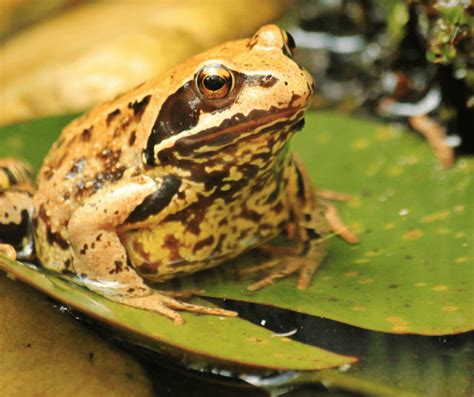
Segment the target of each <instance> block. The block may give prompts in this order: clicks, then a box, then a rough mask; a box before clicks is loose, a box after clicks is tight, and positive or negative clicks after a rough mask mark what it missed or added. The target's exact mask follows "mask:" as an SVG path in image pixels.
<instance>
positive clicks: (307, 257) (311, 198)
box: [243, 157, 329, 291]
mask: <svg viewBox="0 0 474 397" xmlns="http://www.w3.org/2000/svg"><path fill="white" fill-rule="evenodd" d="M287 195H288V197H289V202H290V203H291V206H292V208H291V215H292V220H291V221H290V222H289V223H288V224H287V234H288V237H289V238H290V239H292V240H295V241H296V245H295V246H294V247H275V248H272V247H271V246H265V247H264V250H265V251H267V253H269V254H270V255H272V256H274V257H275V258H274V259H270V260H269V261H268V262H267V263H263V264H262V265H260V266H256V267H253V268H247V269H244V270H243V272H244V273H264V276H263V278H261V279H260V280H259V281H257V282H256V283H253V284H251V285H250V286H248V287H247V288H248V289H249V290H251V291H255V290H258V289H261V288H264V287H266V286H268V285H270V284H272V283H273V282H274V281H276V280H278V279H281V278H284V277H286V276H289V275H291V274H294V273H296V274H298V283H297V287H298V289H305V288H307V287H308V286H309V284H310V283H311V279H312V276H313V274H314V273H315V272H316V270H317V269H318V267H319V266H320V264H321V262H322V261H323V259H324V257H325V256H326V246H327V237H326V236H327V233H328V231H329V227H328V224H327V221H326V218H325V216H324V209H323V207H322V206H320V205H319V203H318V202H317V198H316V194H315V192H314V190H313V188H312V185H311V181H310V179H309V176H308V175H307V173H306V172H305V170H304V168H303V165H302V164H301V162H299V161H298V159H296V158H294V157H293V159H292V162H291V163H290V173H289V181H288V186H287ZM272 251H274V252H272Z"/></svg>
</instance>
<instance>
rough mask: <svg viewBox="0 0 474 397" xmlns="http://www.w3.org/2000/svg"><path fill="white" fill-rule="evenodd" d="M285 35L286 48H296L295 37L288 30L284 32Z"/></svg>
mask: <svg viewBox="0 0 474 397" xmlns="http://www.w3.org/2000/svg"><path fill="white" fill-rule="evenodd" d="M286 36H287V37H288V48H290V50H294V49H295V48H296V43H295V39H294V38H293V36H292V35H291V34H289V33H288V32H286Z"/></svg>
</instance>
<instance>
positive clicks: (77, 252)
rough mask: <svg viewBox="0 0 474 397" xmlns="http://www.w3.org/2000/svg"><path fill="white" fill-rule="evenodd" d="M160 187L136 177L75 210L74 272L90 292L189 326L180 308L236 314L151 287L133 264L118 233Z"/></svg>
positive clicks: (72, 238)
mask: <svg viewBox="0 0 474 397" xmlns="http://www.w3.org/2000/svg"><path fill="white" fill-rule="evenodd" d="M157 189H159V185H158V184H157V183H156V182H155V181H153V180H151V179H150V178H147V177H142V178H141V177H136V179H135V180H132V181H130V180H127V182H126V183H124V184H123V185H121V184H118V185H117V186H115V187H114V188H112V189H109V190H106V189H104V190H102V191H100V192H99V193H96V194H95V195H94V196H93V197H91V198H89V199H88V200H87V201H86V202H85V203H84V205H82V206H81V207H79V208H78V209H77V210H76V211H75V212H74V214H73V216H72V217H71V219H70V221H69V224H68V235H69V242H70V243H71V245H72V248H73V252H74V269H75V272H76V273H77V275H79V277H81V278H82V281H83V283H84V285H85V286H86V287H87V288H89V289H90V290H93V291H95V292H97V293H99V294H101V295H103V296H105V297H107V298H108V299H110V300H112V301H115V302H119V303H123V304H125V305H129V306H134V307H138V308H140V309H146V310H150V311H154V312H157V313H160V314H162V315H164V316H166V317H168V318H170V319H172V320H173V321H174V322H175V323H177V324H182V323H183V322H184V321H183V318H182V317H181V315H180V314H179V313H178V312H177V311H178V310H181V311H188V312H193V313H205V314H215V315H221V316H235V315H236V313H235V312H231V311H227V310H222V309H215V308H209V307H204V306H197V305H192V304H189V303H185V302H181V301H179V300H177V299H174V298H173V297H171V296H168V295H166V293H160V292H159V291H157V290H154V289H152V288H150V287H149V286H148V285H146V284H145V282H144V281H143V279H142V278H141V277H140V275H139V274H138V273H137V272H136V271H135V269H134V268H133V267H132V265H131V264H130V263H129V262H128V258H127V253H126V251H125V248H124V246H123V245H122V243H121V241H120V238H119V233H117V229H120V226H123V225H124V224H126V223H127V218H128V216H129V215H130V213H131V212H132V211H133V210H134V209H135V208H137V207H138V206H139V205H140V204H141V203H142V202H144V200H145V199H146V198H147V197H150V195H152V194H153V193H155V192H156V191H157Z"/></svg>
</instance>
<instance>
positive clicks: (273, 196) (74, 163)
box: [0, 25, 329, 324]
mask: <svg viewBox="0 0 474 397" xmlns="http://www.w3.org/2000/svg"><path fill="white" fill-rule="evenodd" d="M294 53H295V42H294V39H293V38H292V37H291V35H290V34H289V33H287V32H286V31H285V30H283V29H280V28H279V27H278V26H276V25H266V26H263V27H261V28H260V29H259V30H258V31H257V32H256V33H255V34H254V35H253V36H252V37H250V38H246V39H240V40H234V41H229V42H226V43H224V44H222V45H220V46H217V47H215V48H213V49H210V50H207V51H205V52H203V53H201V54H198V55H195V56H193V57H191V58H190V59H188V60H187V61H185V62H183V63H182V64H181V65H179V66H177V67H175V68H173V69H172V70H170V71H169V72H167V73H166V74H164V75H161V76H158V77H157V78H155V79H152V80H150V81H148V82H145V83H142V84H141V85H139V86H137V87H135V88H134V89H132V90H130V91H129V92H127V93H124V94H121V95H119V96H118V97H117V98H115V99H113V100H111V101H108V102H106V103H103V104H100V105H98V106H96V107H95V108H93V109H92V110H90V111H88V112H87V113H85V114H83V115H81V116H79V117H78V118H77V119H75V120H73V121H72V122H71V123H70V124H68V125H67V126H66V127H65V128H64V129H63V131H62V132H61V134H60V136H59V138H58V139H57V140H56V141H55V143H54V144H53V146H52V147H51V149H50V151H49V153H48V154H47V156H46V157H45V159H44V161H43V165H42V166H41V168H40V170H39V173H38V176H37V180H36V185H35V186H34V188H32V187H31V186H32V185H33V182H32V181H31V173H30V172H28V167H27V166H26V165H25V164H22V163H18V162H16V161H15V160H12V159H10V160H9V161H7V162H6V163H4V166H3V168H2V167H1V166H0V208H2V209H4V211H0V243H1V244H2V245H0V250H3V251H4V252H5V253H6V252H7V251H8V249H10V252H11V248H12V247H13V248H14V250H15V251H17V253H18V256H19V258H20V259H21V257H28V256H30V257H31V255H32V249H31V245H32V242H34V250H33V255H34V256H35V257H36V258H37V260H38V261H39V263H41V265H42V266H43V267H45V268H46V269H48V270H51V271H54V272H57V273H60V274H69V275H71V274H72V275H74V276H75V277H76V280H78V281H80V282H82V283H83V285H85V286H86V287H87V288H88V289H90V290H92V291H94V292H96V293H98V294H100V295H102V296H104V297H106V298H108V299H110V300H112V301H115V302H118V303H121V304H124V305H129V306H132V307H136V308H140V309H145V310H150V311H152V312H156V313H160V314H161V315H164V316H165V317H167V318H169V319H171V320H173V321H174V322H175V323H177V324H182V323H183V322H184V320H183V316H182V315H181V312H183V311H188V312H194V313H202V314H213V315H219V316H235V315H237V313H235V312H233V311H228V310H224V309H220V308H212V307H206V306H200V305H195V304H191V303H189V302H186V301H184V300H181V299H179V298H178V297H176V296H173V293H170V292H169V291H166V292H165V291H164V290H160V289H159V287H158V286H157V285H158V284H159V283H161V282H165V281H167V280H171V279H175V278H178V277H183V276H187V275H190V274H193V273H195V272H198V271H203V270H205V269H209V268H212V267H215V266H217V265H223V264H226V263H230V260H231V259H233V258H236V257H238V256H240V255H241V254H243V253H245V252H247V251H249V250H251V249H261V250H263V251H264V252H265V253H266V254H267V255H269V256H270V258H268V260H267V261H266V262H264V263H262V264H259V265H257V266H251V267H250V268H246V269H244V270H243V272H246V273H250V274H255V275H257V276H258V277H259V279H257V281H255V282H254V283H253V284H251V285H249V287H248V289H249V290H252V291H255V290H258V289H261V288H264V287H266V286H268V285H270V284H272V283H273V282H275V281H276V280H279V279H282V278H285V277H288V276H290V275H297V278H298V281H297V288H299V289H305V288H307V287H308V286H309V284H310V283H311V280H312V277H313V274H314V273H315V271H316V270H317V269H318V267H319V266H320V264H321V262H322V260H323V259H324V257H325V254H326V245H327V234H328V230H329V229H328V225H327V222H326V220H325V217H324V210H323V208H322V206H321V205H320V203H319V202H318V199H317V196H316V193H315V190H314V188H313V186H312V182H311V180H310V177H309V176H308V173H307V172H306V171H305V168H304V165H303V163H302V162H301V161H300V160H299V159H298V158H297V156H296V155H295V154H294V153H293V152H292V151H291V150H290V147H289V143H290V140H291V138H292V137H293V136H294V134H295V133H296V132H297V131H299V130H301V129H302V127H303V125H304V114H305V111H306V109H307V108H308V106H309V104H310V100H311V97H312V95H313V92H314V87H315V85H314V81H313V78H312V77H311V75H310V74H309V73H308V72H307V71H306V70H305V69H304V68H303V67H302V66H300V65H299V64H298V63H297V62H296V61H295V59H294ZM12 170H14V172H13V171H12ZM2 172H3V182H2ZM25 186H26V187H27V188H26V187H25ZM20 197H21V200H20V199H19V198H20ZM15 203H17V204H18V205H16V204H15ZM19 204H21V205H19ZM30 224H31V226H27V225H30ZM19 225H22V227H19ZM13 229H14V231H12V230H13ZM20 229H21V230H20ZM2 231H3V232H2ZM2 233H3V235H2ZM20 233H21V234H22V236H23V237H21V238H19V237H18V235H19V234H20ZM282 234H283V235H285V236H286V237H287V238H288V239H290V240H291V241H292V242H293V244H292V245H291V246H276V245H272V240H273V239H275V238H276V237H277V236H279V235H282ZM12 235H13V236H14V237H16V238H15V242H14V243H13V244H12V241H11V240H12ZM8 236H10V238H8ZM24 245H26V246H29V247H30V248H26V249H25V248H22V247H23V246H24Z"/></svg>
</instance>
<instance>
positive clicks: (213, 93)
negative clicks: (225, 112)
mask: <svg viewBox="0 0 474 397" xmlns="http://www.w3.org/2000/svg"><path fill="white" fill-rule="evenodd" d="M196 84H197V87H198V89H199V92H200V93H201V95H202V96H203V97H205V98H206V99H222V98H225V97H226V96H227V95H229V93H230V92H231V91H232V87H233V85H234V79H233V76H232V73H231V71H230V70H229V69H227V68H225V67H224V66H221V65H211V66H205V67H204V68H202V69H201V71H200V72H199V73H198V75H197V79H196Z"/></svg>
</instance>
